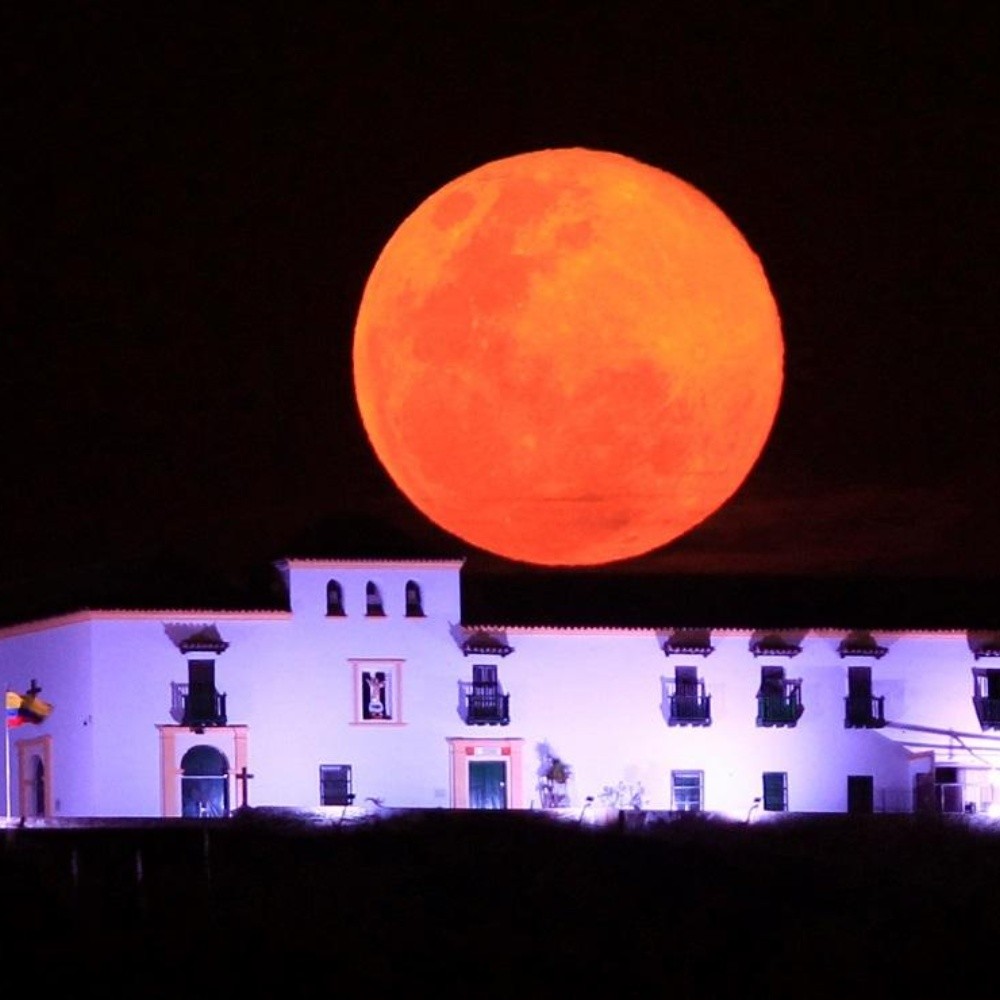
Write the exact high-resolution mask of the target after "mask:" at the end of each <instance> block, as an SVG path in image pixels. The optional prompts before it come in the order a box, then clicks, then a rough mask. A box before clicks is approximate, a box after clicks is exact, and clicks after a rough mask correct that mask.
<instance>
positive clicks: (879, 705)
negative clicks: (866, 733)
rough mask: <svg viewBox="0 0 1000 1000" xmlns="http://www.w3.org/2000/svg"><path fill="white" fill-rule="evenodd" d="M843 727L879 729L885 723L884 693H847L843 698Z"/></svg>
mask: <svg viewBox="0 0 1000 1000" xmlns="http://www.w3.org/2000/svg"><path fill="white" fill-rule="evenodd" d="M844 706H845V709H844V728H845V729H881V728H882V727H883V726H884V725H885V695H878V696H875V695H870V694H864V695H850V694H849V695H848V696H847V697H846V698H845V699H844Z"/></svg>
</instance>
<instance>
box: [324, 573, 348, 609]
mask: <svg viewBox="0 0 1000 1000" xmlns="http://www.w3.org/2000/svg"><path fill="white" fill-rule="evenodd" d="M326 613H327V616H328V617H330V618H339V617H341V616H342V615H343V614H344V591H343V590H342V589H341V586H340V584H339V583H337V581H336V580H330V581H329V582H328V583H327V585H326Z"/></svg>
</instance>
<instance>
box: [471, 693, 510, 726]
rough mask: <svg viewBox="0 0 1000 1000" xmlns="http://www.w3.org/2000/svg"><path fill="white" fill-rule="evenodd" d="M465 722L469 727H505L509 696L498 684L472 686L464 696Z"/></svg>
mask: <svg viewBox="0 0 1000 1000" xmlns="http://www.w3.org/2000/svg"><path fill="white" fill-rule="evenodd" d="M465 722H466V725H469V726H506V725H507V723H509V722H510V695H509V694H504V693H503V691H502V690H501V689H500V685H499V684H473V685H472V690H471V691H469V693H468V694H467V695H466V708H465Z"/></svg>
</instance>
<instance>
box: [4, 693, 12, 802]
mask: <svg viewBox="0 0 1000 1000" xmlns="http://www.w3.org/2000/svg"><path fill="white" fill-rule="evenodd" d="M9 690H10V686H9V685H8V686H6V687H5V688H4V693H3V694H4V696H3V794H4V809H5V811H4V815H5V816H6V818H7V819H10V723H9V722H8V721H7V692H8V691H9Z"/></svg>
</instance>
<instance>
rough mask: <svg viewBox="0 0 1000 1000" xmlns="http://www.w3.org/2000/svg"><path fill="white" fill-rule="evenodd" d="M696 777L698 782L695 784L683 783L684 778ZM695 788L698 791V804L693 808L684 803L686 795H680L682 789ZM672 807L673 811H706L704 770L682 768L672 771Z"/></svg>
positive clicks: (687, 790) (686, 790)
mask: <svg viewBox="0 0 1000 1000" xmlns="http://www.w3.org/2000/svg"><path fill="white" fill-rule="evenodd" d="M692 778H693V779H695V781H696V784H694V785H684V784H682V782H683V780H684V779H692ZM692 788H693V789H695V790H696V792H697V805H696V806H695V808H693V809H691V808H688V807H687V806H685V805H683V804H682V801H683V799H684V796H682V795H680V794H679V792H681V791H682V790H683V791H685V792H689V791H690V790H691V789H692ZM670 809H671V811H672V812H693V813H700V812H704V811H705V772H704V771H693V770H690V769H680V770H676V771H671V772H670Z"/></svg>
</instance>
